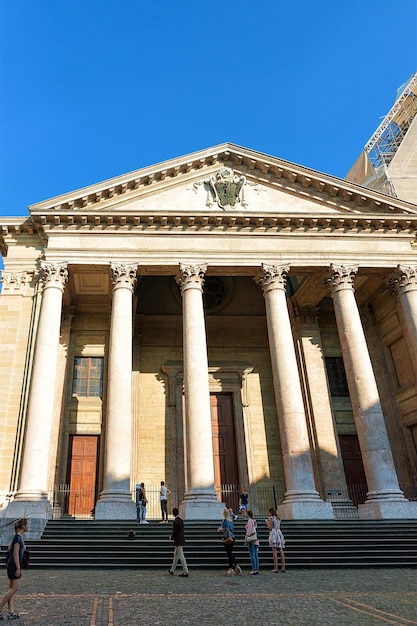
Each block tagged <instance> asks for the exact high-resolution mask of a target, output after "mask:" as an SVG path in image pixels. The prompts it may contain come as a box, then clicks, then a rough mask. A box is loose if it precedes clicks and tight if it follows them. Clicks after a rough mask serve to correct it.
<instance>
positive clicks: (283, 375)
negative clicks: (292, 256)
mask: <svg viewBox="0 0 417 626" xmlns="http://www.w3.org/2000/svg"><path fill="white" fill-rule="evenodd" d="M288 271H289V268H288V267H286V266H277V265H265V264H263V265H262V270H261V271H260V272H259V274H258V275H257V277H256V278H255V281H256V282H257V284H258V285H259V287H260V288H261V290H262V292H263V295H264V299H265V307H266V318H267V325H268V337H269V347H270V352H271V362H272V374H273V379H274V391H275V401H276V405H277V411H278V419H279V429H280V437H281V445H282V452H283V461H284V473H285V482H286V488H287V491H286V493H285V496H284V500H283V503H282V504H281V505H280V506H279V507H278V509H279V513H280V516H281V517H282V518H285V519H324V518H333V510H332V506H331V504H330V503H327V502H323V501H322V500H321V498H320V496H319V494H318V492H317V491H316V488H315V484H314V475H313V466H312V463H311V453H310V442H309V438H308V431H307V422H306V415H305V411H304V402H303V396H302V391H301V384H300V378H299V372H298V365H297V359H296V354H295V348H294V341H293V336H292V331H291V323H290V317H289V314H288V308H287V302H286V295H285V284H286V276H287V273H288Z"/></svg>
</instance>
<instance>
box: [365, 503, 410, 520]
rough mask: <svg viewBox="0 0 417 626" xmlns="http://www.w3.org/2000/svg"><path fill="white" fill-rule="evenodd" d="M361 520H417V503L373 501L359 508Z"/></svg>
mask: <svg viewBox="0 0 417 626" xmlns="http://www.w3.org/2000/svg"><path fill="white" fill-rule="evenodd" d="M358 513H359V519H417V502H409V501H408V500H405V499H404V500H391V501H390V500H371V501H369V502H365V504H359V506H358Z"/></svg>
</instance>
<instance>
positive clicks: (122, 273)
mask: <svg viewBox="0 0 417 626" xmlns="http://www.w3.org/2000/svg"><path fill="white" fill-rule="evenodd" d="M136 270H137V266H136V265H121V264H112V266H111V271H112V279H113V302H112V311H111V324H110V346H109V368H108V383H107V415H106V427H105V444H104V480H103V491H102V492H101V494H100V498H99V500H98V501H97V504H96V508H95V517H96V519H136V506H135V503H134V502H133V500H132V494H131V491H130V458H131V449H130V447H131V441H132V295H133V289H134V286H135V283H136Z"/></svg>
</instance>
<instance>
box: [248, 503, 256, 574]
mask: <svg viewBox="0 0 417 626" xmlns="http://www.w3.org/2000/svg"><path fill="white" fill-rule="evenodd" d="M245 530H246V535H245V543H246V544H247V546H248V548H249V555H250V560H251V563H252V571H251V572H249V574H253V575H254V576H256V575H257V574H259V539H258V532H257V523H256V520H255V519H253V513H252V511H251V510H248V521H247V522H246V526H245Z"/></svg>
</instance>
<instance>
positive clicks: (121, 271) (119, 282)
mask: <svg viewBox="0 0 417 626" xmlns="http://www.w3.org/2000/svg"><path fill="white" fill-rule="evenodd" d="M137 268H138V266H137V265H127V264H125V263H112V264H111V271H112V283H113V291H114V290H115V289H119V288H120V287H124V288H127V289H130V291H132V292H133V289H134V288H135V285H136V272H137Z"/></svg>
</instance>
